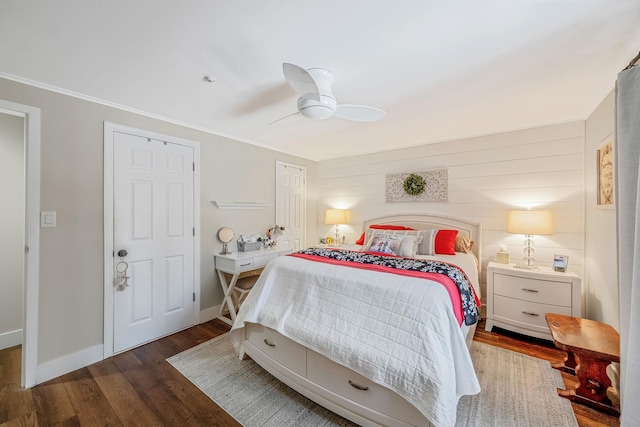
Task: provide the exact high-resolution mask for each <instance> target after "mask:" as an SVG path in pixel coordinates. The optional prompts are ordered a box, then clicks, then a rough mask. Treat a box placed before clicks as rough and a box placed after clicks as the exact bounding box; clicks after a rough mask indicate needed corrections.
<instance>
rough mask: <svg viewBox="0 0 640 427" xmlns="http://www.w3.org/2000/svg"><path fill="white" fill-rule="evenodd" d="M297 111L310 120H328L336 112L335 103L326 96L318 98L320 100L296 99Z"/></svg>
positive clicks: (309, 97) (310, 98) (309, 98)
mask: <svg viewBox="0 0 640 427" xmlns="http://www.w3.org/2000/svg"><path fill="white" fill-rule="evenodd" d="M298 111H299V112H300V114H302V115H303V116H305V117H308V118H310V119H316V120H322V119H328V118H329V117H331V116H333V113H334V112H335V111H336V101H335V99H334V98H332V97H326V96H322V97H320V100H318V99H316V98H315V97H314V96H303V97H300V98H299V99H298Z"/></svg>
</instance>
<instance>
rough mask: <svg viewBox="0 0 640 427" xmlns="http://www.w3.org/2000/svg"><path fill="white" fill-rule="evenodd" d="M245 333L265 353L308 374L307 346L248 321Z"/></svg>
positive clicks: (287, 365) (300, 373)
mask: <svg viewBox="0 0 640 427" xmlns="http://www.w3.org/2000/svg"><path fill="white" fill-rule="evenodd" d="M245 333H246V338H247V341H249V342H250V343H252V344H253V345H254V346H255V347H257V348H258V349H259V350H260V351H262V352H263V353H264V354H266V355H268V356H269V357H271V358H272V359H274V360H275V361H276V362H278V363H280V364H282V365H284V366H286V367H287V368H289V369H290V370H292V371H294V372H295V373H296V374H299V375H302V376H306V373H307V349H306V348H305V347H303V346H301V345H300V344H298V343H296V342H295V341H292V340H290V339H289V338H287V337H285V336H282V335H280V334H278V333H277V332H275V331H274V330H273V329H269V328H265V327H264V326H262V325H258V324H256V323H248V324H247V327H246V331H245Z"/></svg>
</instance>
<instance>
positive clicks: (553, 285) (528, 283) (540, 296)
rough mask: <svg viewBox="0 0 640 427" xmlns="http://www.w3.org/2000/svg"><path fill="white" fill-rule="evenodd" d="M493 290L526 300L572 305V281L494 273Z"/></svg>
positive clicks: (498, 293) (499, 293)
mask: <svg viewBox="0 0 640 427" xmlns="http://www.w3.org/2000/svg"><path fill="white" fill-rule="evenodd" d="M493 292H494V294H495V295H503V296H506V297H509V298H517V299H519V300H524V301H531V302H537V303H540V304H552V305H560V306H565V307H571V295H572V292H571V282H561V281H549V280H538V279H530V278H526V277H517V276H511V275H508V274H494V276H493ZM543 320H544V319H543Z"/></svg>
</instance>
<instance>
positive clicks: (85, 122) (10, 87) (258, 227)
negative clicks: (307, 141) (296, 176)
mask: <svg viewBox="0 0 640 427" xmlns="http://www.w3.org/2000/svg"><path fill="white" fill-rule="evenodd" d="M0 98H1V99H5V100H8V101H12V102H16V103H20V104H23V105H30V106H33V107H37V108H40V110H41V113H42V125H41V127H42V129H41V134H42V138H41V157H42V166H41V172H42V177H41V181H42V185H41V209H42V210H46V211H57V227H56V228H44V229H42V230H41V233H40V307H39V318H38V323H39V331H38V332H39V336H38V365H42V364H43V363H45V362H49V361H54V360H57V359H59V358H63V357H64V356H68V355H71V354H74V353H79V352H82V351H83V350H86V349H91V348H94V347H96V346H98V345H101V344H102V339H103V338H102V335H103V294H104V291H103V259H104V258H103V210H104V207H103V126H104V125H103V123H104V121H109V122H113V123H117V124H122V125H125V126H131V127H135V128H140V129H147V130H150V131H153V132H158V133H163V134H167V135H172V136H176V137H179V138H185V139H189V140H192V141H198V142H200V144H201V145H200V148H201V167H202V170H201V200H202V206H201V227H200V232H201V254H202V257H201V290H202V291H201V308H202V309H203V310H204V309H207V308H210V307H213V306H216V305H217V304H220V303H221V301H222V290H221V289H220V285H219V283H218V279H217V277H216V275H215V274H214V263H213V254H214V253H215V252H219V251H220V250H221V243H220V242H218V241H217V238H216V233H217V231H218V229H219V228H220V227H223V226H229V227H232V228H233V229H234V230H236V232H237V233H260V232H265V231H266V230H267V228H268V227H271V226H273V224H274V221H275V207H271V208H269V209H266V210H261V211H221V210H218V209H216V208H215V207H214V206H213V204H212V203H211V202H210V200H211V198H212V197H213V198H216V199H217V198H218V197H220V198H221V199H224V200H238V201H255V200H260V201H272V202H273V201H275V162H276V160H281V161H285V162H290V163H296V164H300V165H302V166H306V168H307V195H308V199H307V220H308V224H307V236H315V235H316V234H317V226H316V222H317V219H316V212H317V205H316V200H317V194H316V188H317V166H316V163H315V162H312V161H309V160H306V159H302V158H299V157H295V156H291V155H287V154H282V153H278V152H276V151H272V150H268V149H265V148H260V147H257V146H253V145H249V144H246V143H242V142H238V141H234V140H230V139H228V138H224V137H220V136H217V135H212V134H208V133H204V132H201V131H197V130H194V129H190V128H186V127H184V126H179V125H176V124H172V123H168V122H164V121H161V120H157V119H153V118H149V117H145V116H141V115H138V114H134V113H131V112H127V111H124V110H121V109H117V108H112V107H109V106H105V105H101V104H97V103H94V102H89V101H85V100H81V99H78V98H74V97H71V96H67V95H62V94H59V93H55V92H52V91H48V90H44V89H40V88H36V87H32V86H28V85H24V84H20V83H16V82H13V81H9V80H6V79H0ZM2 298H3V296H2V295H0V299H2Z"/></svg>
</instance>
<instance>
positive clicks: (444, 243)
mask: <svg viewBox="0 0 640 427" xmlns="http://www.w3.org/2000/svg"><path fill="white" fill-rule="evenodd" d="M457 235H458V230H438V232H437V233H436V238H435V243H434V244H433V246H434V248H433V249H434V252H435V253H437V254H442V255H455V254H456V251H455V248H456V236H457Z"/></svg>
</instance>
